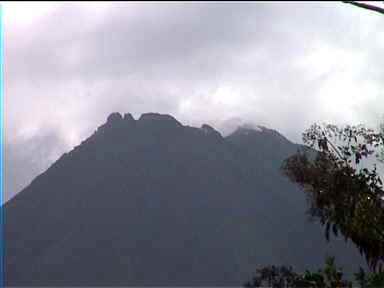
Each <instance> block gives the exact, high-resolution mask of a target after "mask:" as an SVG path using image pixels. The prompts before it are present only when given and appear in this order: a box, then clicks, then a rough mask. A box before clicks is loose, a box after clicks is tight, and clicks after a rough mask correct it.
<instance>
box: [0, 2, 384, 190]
mask: <svg viewBox="0 0 384 288" xmlns="http://www.w3.org/2000/svg"><path fill="white" fill-rule="evenodd" d="M10 11H12V10H11V9H10ZM31 11H33V8H32V7H31ZM47 11H48V12H47ZM10 13H11V12H10ZM32 13H33V12H32ZM9 23H13V22H12V21H10V22H9ZM6 24H7V23H6ZM383 26H384V21H383V18H382V17H380V16H377V15H375V14H370V13H367V12H366V11H361V10H360V9H357V8H355V7H350V5H345V4H343V3H310V4H300V3H290V4H282V3H240V4H235V3H230V4H229V3H176V4H171V3H168V4H161V5H159V4H154V3H133V2H132V3H122V2H121V3H111V4H103V5H96V4H91V3H87V4H85V3H82V4H75V3H66V4H61V5H58V4H56V5H55V6H54V7H53V8H52V9H50V10H44V13H42V14H41V15H40V14H39V17H37V18H35V19H33V22H31V23H29V24H28V25H24V26H23V25H19V26H17V25H11V24H9V25H8V26H7V25H6V26H5V107H6V116H5V117H6V119H5V120H6V133H7V135H8V136H7V135H6V141H7V145H8V146H7V147H10V148H9V149H10V150H9V151H12V149H13V151H18V150H17V149H19V148H16V147H23V146H25V145H28V144H27V143H26V142H25V139H26V138H28V139H29V141H30V142H29V143H34V142H36V143H40V142H39V141H42V140H41V139H44V137H43V136H42V135H56V136H55V137H56V138H54V139H56V140H55V141H47V142H46V144H45V147H48V146H50V145H51V146H52V147H49V148H47V149H48V151H50V150H54V151H58V152H56V153H57V154H60V153H61V152H64V151H65V150H67V149H70V147H73V146H75V145H77V144H78V143H79V142H80V141H81V140H83V139H84V138H86V137H88V136H89V135H90V134H91V133H92V132H93V131H94V130H95V129H96V127H97V126H99V125H101V124H102V123H103V122H104V121H105V119H106V117H107V116H108V115H109V113H111V112H113V111H119V112H131V113H132V114H133V115H134V116H136V117H138V116H139V115H140V114H141V113H144V112H149V111H153V112H161V113H169V114H172V115H174V116H175V117H176V118H178V119H179V120H180V121H181V122H183V123H185V124H189V125H199V126H200V125H201V124H202V123H208V124H210V125H212V126H215V127H218V128H220V129H221V130H222V131H223V132H225V133H228V132H229V131H230V130H231V129H233V128H230V127H232V126H233V123H235V122H236V123H237V122H239V123H245V122H251V123H255V124H261V125H264V126H269V127H271V128H275V129H277V130H279V131H281V132H282V133H283V134H285V135H286V136H287V137H288V138H290V139H292V140H294V141H300V135H301V132H302V131H303V130H304V129H305V128H307V127H308V126H309V125H310V124H311V123H312V122H315V121H328V122H334V123H347V122H348V123H351V122H352V123H351V124H353V123H359V122H365V123H367V124H369V125H374V124H376V123H377V121H378V120H379V119H380V117H381V113H382V107H383V106H384V105H383V104H384V101H383V100H382V99H383V97H382V96H383V95H382V93H383V92H382V91H383V89H382V83H384V81H383V80H384V79H383V75H384V74H383V68H382V67H384V65H380V64H384V63H383V61H384V60H382V59H383V58H382V57H381V54H382V53H381V52H382V51H383V49H384V42H383V41H382V39H384V37H383V36H384V35H383V33H384V32H382V31H384V27H383ZM42 137H43V138H42ZM52 137H53V136H52ZM44 141H45V140H44ZM41 143H43V142H41ZM25 153H26V154H25V157H26V158H29V159H34V158H35V157H36V156H35V154H36V153H34V152H33V151H29V152H25ZM28 153H29V154H28ZM27 154H28V155H27ZM23 157H24V156H23ZM39 157H40V156H39ZM41 157H42V158H46V157H45V156H41ZM16 158H17V157H16ZM11 159H13V158H12V157H11ZM47 159H48V158H47ZM12 161H16V162H17V161H18V160H17V159H16V160H12ZM12 161H10V162H7V164H6V165H10V166H12V165H13V164H12V163H13V162H12ZM46 161H47V162H46V163H51V161H53V160H52V159H50V160H46ZM28 163H29V162H28ZM33 163H35V162H34V160H33V161H32V160H31V162H30V163H29V164H28V165H27V166H28V168H27V167H25V169H26V171H30V172H29V174H28V172H25V173H26V174H28V175H29V176H28V177H29V178H31V175H33V176H35V175H36V173H37V172H36V171H41V168H39V169H37V168H36V167H37V166H36V165H35V164H33ZM46 166H47V165H46V164H45V166H44V167H46ZM15 167H16V166H15ZM39 167H41V166H39ZM15 169H16V168H15ZM14 173H15V175H17V174H18V173H24V172H22V171H21V170H20V172H16V171H15V172H14ZM15 182H17V181H15ZM24 182H25V181H24ZM19 187H20V185H19V186H17V185H16V184H15V185H11V186H10V187H9V188H7V190H10V191H15V190H19V189H20V188H19ZM6 193H7V192H6ZM12 193H13V192H12Z"/></svg>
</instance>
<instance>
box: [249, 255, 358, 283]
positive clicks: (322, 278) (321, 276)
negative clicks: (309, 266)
mask: <svg viewBox="0 0 384 288" xmlns="http://www.w3.org/2000/svg"><path fill="white" fill-rule="evenodd" d="M244 286H245V287H265V286H268V287H272V288H299V287H300V288H304V287H308V288H335V287H340V288H346V287H352V284H351V282H349V281H346V280H343V273H342V272H341V269H338V268H336V266H335V261H334V258H327V259H326V262H325V267H324V270H319V271H318V272H310V271H308V270H307V271H305V273H304V274H299V273H296V272H294V271H293V269H292V267H287V266H279V267H277V266H273V265H272V266H265V267H262V268H259V269H256V275H255V276H254V277H253V278H252V280H251V281H249V282H247V283H245V284H244Z"/></svg>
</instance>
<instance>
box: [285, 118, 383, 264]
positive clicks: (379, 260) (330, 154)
mask: <svg viewBox="0 0 384 288" xmlns="http://www.w3.org/2000/svg"><path fill="white" fill-rule="evenodd" d="M383 130H384V129H383V126H382V127H381V129H380V130H379V131H374V130H373V129H368V128H365V127H364V126H362V125H359V126H345V127H338V126H336V125H318V124H314V125H312V126H311V127H310V128H309V129H308V130H307V131H305V132H304V133H303V142H304V143H305V144H306V146H307V149H303V150H301V151H298V153H296V154H295V155H293V156H291V157H290V158H288V159H287V160H286V161H285V162H284V163H283V166H282V169H283V172H284V173H285V174H286V175H287V176H288V177H289V178H290V179H291V180H292V181H294V182H296V183H298V184H299V185H300V186H301V187H302V188H303V189H304V191H306V193H307V195H308V200H309V203H310V208H309V210H308V212H309V214H310V215H311V216H312V217H313V218H315V219H318V220H320V223H321V224H322V225H323V226H324V227H325V236H326V238H327V239H329V238H330V234H331V233H330V232H331V231H332V232H333V234H335V235H338V234H339V233H340V234H342V235H343V236H344V238H345V239H346V240H351V241H352V242H353V243H354V244H355V245H356V246H357V247H358V248H359V250H360V252H361V253H362V254H363V255H364V256H365V258H366V260H367V264H368V265H369V267H370V268H371V269H372V270H376V269H377V268H378V269H379V270H381V267H382V265H383V263H384V209H383V208H384V190H383V183H382V180H381V178H380V174H379V172H378V170H377V166H376V163H372V162H374V161H373V160H376V159H378V160H382V159H380V157H382V151H383V150H382V149H383V147H384V131H383ZM308 148H309V149H308Z"/></svg>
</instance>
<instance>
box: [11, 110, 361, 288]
mask: <svg viewBox="0 0 384 288" xmlns="http://www.w3.org/2000/svg"><path fill="white" fill-rule="evenodd" d="M297 148H298V145H296V144H294V143H291V142H290V141H289V140H287V139H286V138H285V137H284V136H282V135H281V134H279V133H278V132H276V131H274V130H271V129H267V128H264V127H260V128H258V129H245V128H239V129H238V130H237V131H235V132H234V133H232V134H231V135H229V136H227V137H223V136H222V135H221V134H220V133H219V132H217V131H216V130H215V129H214V128H213V127H211V126H209V125H207V124H204V125H203V126H202V127H201V128H195V127H189V126H185V125H182V124H181V123H180V122H179V121H177V120H176V119H175V118H174V117H172V116H170V115H162V114H158V113H147V114H143V115H141V117H140V118H139V119H138V120H135V119H134V118H133V117H132V115H131V114H125V115H124V116H122V115H121V114H119V113H113V114H111V115H110V116H109V117H108V119H107V122H106V123H105V124H104V125H102V126H100V127H99V128H98V129H97V130H96V131H95V133H94V134H93V135H92V136H91V137H89V138H88V139H86V140H85V141H83V142H82V143H81V144H80V145H79V146H77V147H75V148H74V149H73V150H72V151H70V152H69V153H65V154H64V155H63V156H62V157H61V158H60V159H59V160H57V161H56V162H55V163H54V164H53V165H52V166H51V167H50V168H49V169H48V170H47V171H45V172H44V173H42V174H41V175H39V176H38V177H36V178H35V179H34V180H33V181H32V183H31V184H30V185H29V186H27V187H26V188H25V189H24V190H23V191H21V192H20V193H19V194H18V195H16V197H14V198H13V199H11V200H10V201H9V202H7V203H6V204H5V206H4V208H5V273H6V279H5V280H6V284H7V285H9V286H146V285H151V286H202V285H205V286H237V285H241V284H242V283H243V282H244V281H245V280H247V279H249V277H250V275H252V273H253V271H254V270H255V268H256V266H258V265H267V264H275V265H280V264H289V265H293V266H294V267H295V268H296V269H297V270H300V269H301V270H303V269H305V268H309V269H311V268H316V267H320V266H321V265H322V264H323V262H324V258H325V256H326V255H334V256H336V259H337V260H338V261H339V263H338V264H340V265H343V266H344V267H346V268H347V269H348V268H350V270H354V269H356V268H357V267H358V265H360V264H361V263H362V262H363V261H362V258H361V257H360V256H359V255H358V253H357V250H356V249H355V248H354V247H351V246H350V245H348V243H345V242H343V241H334V242H331V243H329V244H328V243H326V241H325V240H324V235H323V231H322V228H321V227H320V225H319V224H318V223H311V222H309V221H308V218H307V216H306V214H305V211H306V208H307V204H306V200H305V196H304V193H303V192H302V191H300V190H299V189H298V188H297V187H296V186H295V185H293V184H292V183H290V182H289V180H287V179H286V178H285V177H283V176H282V175H281V174H280V172H279V167H280V164H281V162H282V161H283V160H284V159H285V158H286V157H288V156H289V155H290V154H292V153H294V152H295V151H296V149H297Z"/></svg>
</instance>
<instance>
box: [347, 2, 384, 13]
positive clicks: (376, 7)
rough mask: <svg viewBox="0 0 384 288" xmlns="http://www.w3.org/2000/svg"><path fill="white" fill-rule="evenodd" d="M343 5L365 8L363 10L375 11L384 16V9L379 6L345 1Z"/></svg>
mask: <svg viewBox="0 0 384 288" xmlns="http://www.w3.org/2000/svg"><path fill="white" fill-rule="evenodd" d="M343 3H347V4H351V5H354V6H357V7H360V8H363V9H368V10H371V11H375V12H377V13H380V14H384V8H381V7H379V6H375V5H371V4H366V3H361V2H356V1H343Z"/></svg>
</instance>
